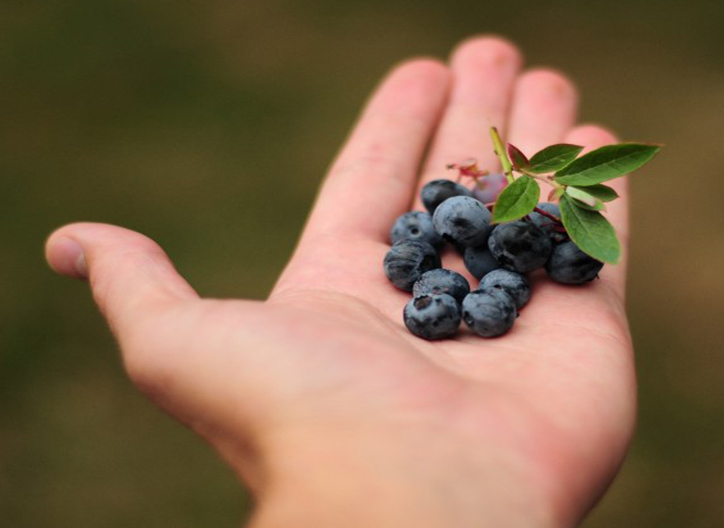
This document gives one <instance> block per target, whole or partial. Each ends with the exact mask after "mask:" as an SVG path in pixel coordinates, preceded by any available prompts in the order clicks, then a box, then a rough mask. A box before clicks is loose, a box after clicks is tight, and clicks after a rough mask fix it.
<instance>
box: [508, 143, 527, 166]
mask: <svg viewBox="0 0 724 528" xmlns="http://www.w3.org/2000/svg"><path fill="white" fill-rule="evenodd" d="M508 157H509V158H510V161H511V162H512V163H513V168H515V169H516V170H521V169H527V168H528V166H529V165H530V161H528V158H526V157H525V154H523V152H521V150H520V149H519V148H518V147H516V146H515V145H512V144H510V143H508Z"/></svg>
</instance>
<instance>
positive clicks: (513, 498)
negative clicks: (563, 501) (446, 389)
mask: <svg viewBox="0 0 724 528" xmlns="http://www.w3.org/2000/svg"><path fill="white" fill-rule="evenodd" d="M438 433H439V431H438ZM385 436H387V438H384V437H385ZM390 436H393V437H394V438H390ZM319 438H325V439H326V440H325V445H320V444H319V443H318V440H319ZM430 438H435V431H430V432H429V435H426V436H424V437H423V436H418V435H416V437H415V438H414V439H413V438H409V439H408V441H405V440H404V435H400V434H394V435H387V434H383V435H380V434H374V435H365V434H357V435H354V438H352V439H349V438H347V439H343V438H339V437H338V436H337V437H336V438H334V441H332V437H331V436H330V435H320V434H319V433H315V434H309V435H306V434H304V435H300V436H286V437H285V438H284V439H283V440H281V439H280V440H279V444H277V445H276V446H275V451H274V452H275V453H276V454H277V456H275V457H274V459H272V460H270V461H269V463H268V467H267V472H266V473H267V478H266V479H265V485H264V487H263V489H262V490H260V494H259V497H258V508H257V512H256V515H255V516H254V518H253V521H252V523H251V526H252V527H253V528H275V527H285V526H299V527H300V528H302V527H306V526H310V527H311V526H314V527H315V528H325V527H327V526H329V527H335V528H337V527H342V526H343V527H345V528H357V527H359V528H367V527H370V526H375V527H376V528H387V527H390V528H393V527H394V528H405V527H407V526H410V527H415V528H438V527H440V528H443V527H444V528H449V527H450V526H455V527H456V528H467V527H480V526H495V527H505V526H535V527H546V526H554V525H555V523H554V522H552V520H551V515H550V513H549V512H548V511H547V509H546V507H545V506H544V503H543V501H541V500H539V497H536V496H535V493H534V491H533V490H534V489H535V487H534V486H532V485H527V483H526V482H524V480H525V479H526V478H529V476H527V475H525V474H524V471H523V465H522V464H518V463H517V462H516V461H513V460H510V459H508V457H507V456H506V455H505V454H501V453H496V454H495V455H493V453H492V452H490V451H488V452H485V451H483V450H484V446H480V448H481V451H480V455H479V456H474V457H471V456H470V453H469V452H467V453H466V452H462V451H461V450H460V449H461V446H460V445H451V444H449V443H446V444H445V445H443V444H441V443H438V442H435V441H434V440H431V439H430ZM307 439H309V440H307ZM327 440H329V441H327ZM515 466H519V467H520V472H517V471H515Z"/></svg>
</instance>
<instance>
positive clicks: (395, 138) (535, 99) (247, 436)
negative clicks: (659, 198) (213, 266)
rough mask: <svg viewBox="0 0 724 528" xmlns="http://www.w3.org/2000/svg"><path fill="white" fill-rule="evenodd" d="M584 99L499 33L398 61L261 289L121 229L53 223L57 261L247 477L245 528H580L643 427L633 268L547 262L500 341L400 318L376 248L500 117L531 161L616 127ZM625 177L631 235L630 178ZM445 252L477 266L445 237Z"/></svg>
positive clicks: (485, 161)
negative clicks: (419, 330) (582, 103)
mask: <svg viewBox="0 0 724 528" xmlns="http://www.w3.org/2000/svg"><path fill="white" fill-rule="evenodd" d="M576 108H577V97H576V91H575V89H574V87H573V85H572V84H571V82H570V81H569V80H568V79H567V78H566V77H564V76H563V75H561V74H560V73H557V72H555V71H552V70H547V69H533V70H528V71H522V58H521V55H520V52H519V51H518V50H517V49H516V48H515V47H514V46H513V45H511V44H510V43H508V42H506V41H504V40H502V39H500V38H496V37H489V36H485V37H477V38H473V39H470V40H468V41H465V42H463V43H462V44H460V45H459V46H458V47H457V48H456V49H455V50H454V52H453V53H452V56H451V58H450V60H449V63H448V64H443V63H440V62H438V61H435V60H429V59H417V60H412V61H408V62H406V63H403V64H401V65H399V66H398V67H396V68H394V69H393V70H392V71H391V72H390V73H389V75H388V76H387V77H386V79H384V81H383V82H382V83H381V85H380V86H379V87H378V88H377V90H376V91H375V93H374V94H373V96H372V97H371V99H370V101H369V102H368V104H367V106H366V108H365V110H364V112H363V113H362V115H361V117H360V119H359V122H358V123H357V125H356V126H355V128H354V130H353V132H352V134H351V136H350V137H349V139H348V141H347V143H346V145H345V146H344V147H343V149H342V151H341V153H340V154H339V156H338V158H337V159H336V160H335V161H334V163H333V164H332V167H331V169H330V171H329V174H328V176H327V178H326V179H325V181H324V184H323V187H322V189H321V192H320V195H319V198H318V200H317V203H316V205H315V207H314V210H313V212H312V214H311V216H310V219H309V221H308V225H307V226H306V229H305V231H304V233H303V236H302V239H301V241H300V242H299V246H298V248H297V250H296V252H295V253H294V256H293V258H292V259H291V261H290V262H289V264H288V266H287V268H286V269H285V271H284V273H283V274H282V276H281V277H280V278H279V281H278V283H277V284H276V286H275V288H274V290H273V292H272V293H271V294H270V296H269V298H268V300H267V301H264V302H259V301H247V300H214V299H200V298H199V297H198V296H197V294H196V293H195V292H194V290H193V289H192V288H191V286H189V285H188V284H187V283H186V281H184V279H182V278H181V277H180V276H179V275H178V274H177V272H176V271H175V270H174V267H173V265H172V264H171V262H170V261H169V260H168V258H167V257H166V255H165V254H164V252H163V251H162V250H161V249H160V248H159V247H158V245H156V243H155V242H153V241H151V240H149V239H148V238H146V237H144V236H143V235H140V234H138V233H135V232H132V231H128V230H126V229H123V228H120V227H114V226H109V225H102V224H89V223H85V224H72V225H68V226H65V227H62V228H60V229H59V230H57V231H56V232H55V233H53V234H52V235H51V237H50V238H49V240H48V242H47V248H46V251H47V258H48V261H49V263H50V265H51V266H52V268H53V269H55V270H56V271H57V272H58V273H61V274H63V275H68V276H72V277H77V278H86V277H87V278H88V280H89V283H90V286H91V288H92V290H93V294H94V297H95V299H96V301H97V302H98V305H99V307H100V310H101V311H102V312H103V314H104V315H105V317H106V318H107V319H108V322H109V324H110V327H111V328H112V330H113V332H114V333H115V335H116V337H117V338H118V341H119V343H120V347H121V351H122V356H123V361H124V364H125V367H126V369H127V371H128V374H129V376H130V378H131V379H132V380H133V381H134V382H135V383H136V384H137V385H138V387H139V388H140V389H141V390H142V391H143V392H144V393H145V394H146V395H147V396H148V397H149V398H150V399H151V400H152V401H153V402H155V403H156V404H158V405H159V406H160V407H162V408H163V409H165V410H166V411H167V412H168V413H170V414H171V415H173V416H175V417H176V418H177V419H179V420H180V421H181V422H183V423H184V424H186V425H187V426H189V427H191V428H192V429H193V430H195V431H196V432H197V433H198V434H199V435H201V436H202V437H203V438H205V439H206V440H207V441H208V442H209V443H210V444H211V445H212V446H213V447H214V448H215V449H216V450H218V452H219V453H220V454H221V455H222V456H223V457H224V459H225V460H227V461H228V463H229V464H230V465H231V466H232V467H233V468H234V469H235V470H236V471H237V473H238V474H239V476H240V478H241V479H242V480H243V481H244V482H245V483H246V485H247V486H248V487H249V488H250V489H251V490H252V492H253V494H254V495H255V497H256V501H257V508H256V510H255V513H254V515H253V517H252V519H251V521H250V522H251V526H252V527H254V528H266V527H276V526H310V527H311V526H314V527H325V526H330V527H333V526H334V527H336V526H345V527H369V526H376V527H397V528H399V527H406V526H415V527H424V528H427V527H430V528H432V527H438V526H439V527H450V526H456V527H463V528H464V527H468V526H471V527H472V526H476V527H479V526H496V527H497V526H574V525H575V524H576V523H578V522H579V521H580V520H581V519H582V518H583V517H584V515H585V514H586V513H587V512H588V511H589V509H590V508H591V507H592V506H593V505H594V504H595V503H596V502H597V501H598V499H599V498H600V497H601V495H602V494H603V493H604V491H605V490H606V488H607V486H608V485H609V483H610V481H611V479H612V478H613V477H614V475H615V474H616V472H617V470H618V469H619V466H620V464H621V462H622V460H623V457H624V455H625V452H626V450H627V448H628V445H629V442H630V440H631V436H632V431H633V427H634V420H635V377H634V361H633V354H632V346H631V340H630V337H629V333H628V328H627V322H626V316H625V312H624V282H625V264H619V265H617V266H606V267H605V268H604V270H603V271H602V273H601V279H600V280H597V281H594V282H593V283H590V284H588V285H585V286H582V287H578V288H572V287H565V286H561V285H558V284H554V283H552V282H551V281H548V280H546V279H545V278H541V277H538V278H534V280H533V296H532V299H531V301H530V304H529V305H528V306H526V308H525V310H524V311H523V312H522V313H521V317H520V318H519V319H518V320H517V321H516V324H515V326H514V328H513V330H512V331H511V332H510V333H509V334H507V335H505V336H504V337H502V338H499V339H482V338H479V337H476V336H474V335H472V334H470V333H462V334H461V335H460V336H459V337H458V338H456V339H454V340H448V341H442V342H426V341H423V340H421V339H419V338H416V337H414V336H413V335H411V334H410V333H409V332H408V331H407V330H406V329H405V328H404V326H403V322H402V317H401V312H402V308H403V307H404V305H405V304H406V302H407V301H408V295H407V294H405V293H403V292H400V291H399V290H397V289H395V288H394V287H393V286H391V285H390V284H389V283H388V282H387V281H386V280H385V277H384V274H383V271H382V259H383V257H384V255H385V253H386V251H387V249H388V246H387V241H386V239H387V236H388V232H389V229H390V226H391V225H392V223H393V221H394V219H395V218H396V217H397V216H399V215H400V214H401V213H403V212H405V211H406V210H408V209H409V208H410V204H411V203H413V202H414V205H415V208H416V209H417V210H423V209H422V205H421V203H420V202H419V198H415V196H416V192H417V190H418V189H419V187H420V186H421V185H422V184H423V183H424V182H426V181H429V180H431V179H436V178H441V177H446V176H447V175H448V174H447V172H446V170H445V165H446V164H447V163H450V162H455V161H459V160H464V159H466V158H469V157H470V156H471V155H474V156H477V158H478V160H479V165H480V166H481V167H482V168H488V169H489V170H491V171H494V170H499V168H498V167H497V166H496V163H495V157H494V155H493V153H492V148H491V145H490V140H489V137H488V127H489V126H490V125H496V126H497V127H498V128H499V129H500V130H501V132H503V133H505V135H506V137H507V140H509V141H510V142H512V143H514V144H515V145H516V146H518V147H519V148H520V149H521V150H522V151H523V152H525V153H526V154H528V155H531V154H533V153H534V152H535V151H536V150H537V149H540V148H542V147H544V146H546V145H548V144H552V143H556V142H567V143H576V144H580V145H585V146H586V147H587V149H592V148H595V147H599V146H601V145H604V144H607V143H611V142H614V141H615V138H614V137H613V136H612V135H611V133H609V132H608V131H606V130H605V129H603V128H601V127H598V126H593V125H584V126H576V125H575V124H574V123H575V115H576ZM430 140H432V144H431V148H430V150H429V155H428V157H427V160H422V156H423V153H424V152H425V148H426V145H427V144H428V142H429V141H430ZM421 163H422V167H423V169H422V176H421V177H418V176H419V174H418V168H419V167H420V166H421V165H420V164H421ZM615 187H616V190H617V192H618V193H619V195H621V196H622V197H623V198H622V199H620V200H617V201H615V202H613V203H611V204H610V205H609V214H608V217H609V219H610V220H611V221H612V223H613V224H614V225H615V227H616V228H617V230H618V233H619V236H620V238H621V240H622V242H623V243H624V245H625V242H626V235H627V205H626V204H627V201H626V189H625V180H623V179H620V180H617V181H616V182H615ZM545 193H546V190H545V189H544V190H543V195H544V196H545ZM369 211H374V214H369ZM445 261H446V265H447V266H446V267H450V268H452V269H455V270H456V271H459V272H462V273H464V274H465V276H466V277H468V278H469V279H471V280H472V278H471V277H470V276H469V274H467V273H465V272H464V266H463V265H462V263H461V261H460V258H459V256H457V255H455V254H454V251H453V252H450V253H449V254H446V255H445ZM623 262H625V259H623Z"/></svg>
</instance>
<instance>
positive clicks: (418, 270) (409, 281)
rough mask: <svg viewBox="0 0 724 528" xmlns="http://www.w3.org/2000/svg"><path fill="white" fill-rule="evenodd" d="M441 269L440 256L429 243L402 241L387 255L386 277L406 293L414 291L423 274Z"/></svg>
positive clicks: (385, 262)
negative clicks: (414, 285)
mask: <svg viewBox="0 0 724 528" xmlns="http://www.w3.org/2000/svg"><path fill="white" fill-rule="evenodd" d="M439 267H440V256H439V255H438V254H437V252H436V251H435V248H434V247H432V246H431V245H430V244H428V243H427V242H416V241H414V240H402V241H400V242H398V243H397V244H395V245H394V246H392V247H391V248H390V250H389V251H388V252H387V255H385V260H384V268H385V275H387V278H388V279H389V280H390V282H391V283H392V284H394V285H395V286H397V287H398V288H400V289H401V290H404V291H407V292H409V291H412V285H413V284H415V281H417V280H418V279H419V278H420V277H421V276H422V274H423V273H425V272H426V271H430V270H432V269H436V268H439Z"/></svg>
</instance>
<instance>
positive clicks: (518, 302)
mask: <svg viewBox="0 0 724 528" xmlns="http://www.w3.org/2000/svg"><path fill="white" fill-rule="evenodd" d="M479 289H480V290H485V291H489V290H496V289H497V290H502V291H504V292H505V293H507V294H508V295H510V296H511V297H512V298H513V301H514V302H515V307H516V308H517V309H521V308H522V307H523V306H525V305H526V303H527V302H528V300H529V299H530V283H529V282H528V279H526V278H525V277H524V276H523V275H521V274H520V273H516V272H514V271H510V270H506V269H497V270H495V271H491V272H490V273H488V274H487V275H486V276H485V277H483V280H481V281H480V287H479Z"/></svg>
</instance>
